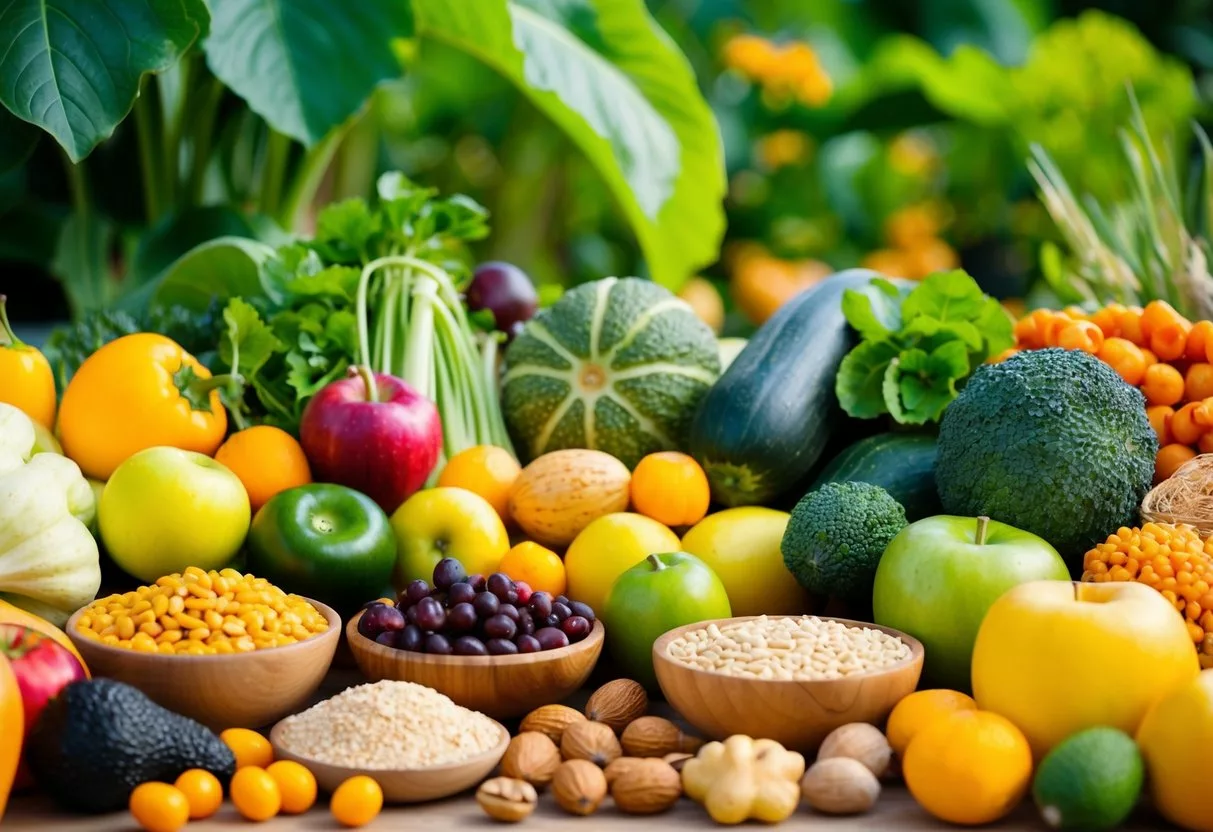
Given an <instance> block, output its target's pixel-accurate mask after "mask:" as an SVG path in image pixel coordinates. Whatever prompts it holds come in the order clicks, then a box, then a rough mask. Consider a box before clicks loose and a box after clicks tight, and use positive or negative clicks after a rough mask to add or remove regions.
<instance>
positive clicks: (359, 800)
mask: <svg viewBox="0 0 1213 832" xmlns="http://www.w3.org/2000/svg"><path fill="white" fill-rule="evenodd" d="M381 809H383V790H382V789H380V788H379V784H378V783H376V782H375V781H374V780H372V779H371V778H370V777H367V776H366V775H365V774H359V775H357V776H355V777H351V778H350V779H349V780H346V781H345V782H344V783H342V784H341V785H340V786H338V787H337V791H335V792H333V799H332V801H331V802H330V803H329V810H330V811H331V812H332V813H333V817H334V818H336V819H337V822H338V823H340V824H341V825H342V826H366V825H367V824H368V823H370V822H371V821H373V820H374V819H375V818H376V817H377V816H378V815H379V812H380V810H381Z"/></svg>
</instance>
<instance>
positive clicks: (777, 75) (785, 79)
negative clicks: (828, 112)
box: [722, 35, 834, 107]
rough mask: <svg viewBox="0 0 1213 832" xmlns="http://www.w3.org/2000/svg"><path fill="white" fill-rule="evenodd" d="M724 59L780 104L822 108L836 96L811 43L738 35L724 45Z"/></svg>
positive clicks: (726, 63)
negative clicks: (776, 41) (788, 102)
mask: <svg viewBox="0 0 1213 832" xmlns="http://www.w3.org/2000/svg"><path fill="white" fill-rule="evenodd" d="M722 58H723V59H724V64H725V66H727V67H728V68H729V69H732V70H735V71H736V72H738V73H740V74H741V75H744V76H745V77H746V78H747V79H749V80H750V81H752V82H754V83H757V84H760V85H761V86H762V89H763V92H764V93H767V94H768V95H769V96H771V97H772V98H774V99H776V100H777V101H778V100H796V101H799V102H801V103H802V104H805V105H807V106H809V107H821V106H822V105H824V104H825V103H826V102H828V101H829V100H830V95H831V94H832V93H833V92H834V85H833V83H832V82H831V81H830V76H829V75H827V74H826V71H825V70H824V69H823V68H822V66H821V62H820V61H819V60H818V59H817V53H816V52H814V51H813V48H812V47H811V46H809V45H808V44H807V43H802V42H799V41H797V42H793V43H786V44H779V43H774V42H773V41H769V40H767V39H766V38H763V37H759V36H758V35H735V36H733V37H732V38H730V39H729V40H728V42H727V43H726V44H725V45H724V50H723V53H722Z"/></svg>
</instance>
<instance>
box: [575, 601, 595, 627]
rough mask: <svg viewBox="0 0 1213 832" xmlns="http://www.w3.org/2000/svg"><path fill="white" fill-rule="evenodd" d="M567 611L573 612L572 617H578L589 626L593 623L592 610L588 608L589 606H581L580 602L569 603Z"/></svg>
mask: <svg viewBox="0 0 1213 832" xmlns="http://www.w3.org/2000/svg"><path fill="white" fill-rule="evenodd" d="M569 609H570V610H572V611H573V615H580V616H581V617H582V618H584V619H585V620H586V621H588V622H590V623H591V624H593V623H594V610H592V609H591V608H590V605H589V604H583V603H582V602H580V601H570V602H569Z"/></svg>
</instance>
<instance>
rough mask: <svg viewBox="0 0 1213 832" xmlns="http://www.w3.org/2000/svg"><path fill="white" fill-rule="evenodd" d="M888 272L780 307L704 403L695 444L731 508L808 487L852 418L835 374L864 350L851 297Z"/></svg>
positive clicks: (851, 274) (834, 278)
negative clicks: (847, 310)
mask: <svg viewBox="0 0 1213 832" xmlns="http://www.w3.org/2000/svg"><path fill="white" fill-rule="evenodd" d="M879 276H880V275H878V274H876V273H875V272H872V271H868V270H866V269H851V270H848V271H844V272H839V273H838V274H835V275H831V276H830V277H828V278H826V279H825V280H823V281H821V282H820V283H818V284H817V285H816V286H814V287H812V288H811V289H807V290H806V291H804V292H801V293H800V294H799V295H797V296H796V297H794V298H793V299H792V300H790V301H788V302H787V303H785V304H784V305H783V307H781V308H780V310H779V311H778V312H776V313H775V315H774V316H772V317H771V319H770V320H769V321H767V322H766V323H765V324H763V325H762V327H761V328H759V330H758V332H756V333H755V334H754V336H753V337H752V338H750V342H749V344H747V345H746V348H745V349H743V350H742V351H741V354H740V355H738V356H737V358H736V359H735V360H734V361H733V363H732V364H731V365H730V366H729V369H728V370H727V371H725V373H724V375H722V376H721V377H720V380H719V381H717V382H716V384H715V385H713V386H712V389H711V390H709V391H708V394H707V396H705V397H704V399H703V402H702V403H701V404H700V406H699V410H698V412H697V413H696V414H695V420H694V421H693V422H692V424H691V432H690V439H689V442H688V445H689V448H690V452H691V455H692V456H694V457H695V459H696V460H698V461H699V464H700V465H702V466H703V469H704V471H705V472H707V475H708V481H709V482H710V483H711V486H712V497H713V499H714V500H715V501H716V502H718V503H722V504H724V505H726V506H742V505H755V504H760V503H766V502H769V501H770V500H772V499H774V498H776V497H777V496H779V495H780V494H782V493H783V492H785V491H787V490H788V489H789V488H791V487H792V486H794V485H795V484H796V483H797V482H799V481H801V480H802V478H803V477H805V475H806V474H808V473H809V471H810V470H811V469H812V467H813V464H814V463H815V462H816V461H817V458H818V457H819V456H821V453H822V451H823V450H824V449H825V447H826V444H827V443H828V442H829V441H830V438H831V436H832V434H833V433H834V431H835V429H836V428H837V426H838V424H839V423H840V422H841V421H842V420H843V418H844V414H843V412H842V409H841V408H840V407H839V406H838V398H837V397H836V396H835V395H834V376H835V375H837V373H838V365H839V363H841V362H842V359H843V357H844V356H845V355H846V354H847V353H848V352H850V351H851V349H852V348H853V347H854V346H855V345H856V343H858V339H857V336H856V335H855V333H854V332H852V330H851V328H850V327H849V326H848V325H847V321H846V318H845V317H843V314H842V294H843V292H844V291H846V290H847V289H851V288H858V287H860V286H864V285H867V283H868V282H869V281H870V280H871V279H872V278H874V277H879Z"/></svg>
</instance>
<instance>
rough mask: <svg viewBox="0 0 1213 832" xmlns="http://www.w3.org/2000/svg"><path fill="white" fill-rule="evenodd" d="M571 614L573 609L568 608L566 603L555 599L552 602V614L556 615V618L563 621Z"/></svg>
mask: <svg viewBox="0 0 1213 832" xmlns="http://www.w3.org/2000/svg"><path fill="white" fill-rule="evenodd" d="M572 614H573V610H572V609H570V608H569V605H568V604H566V603H564V602H562V601H557V602H556V603H555V604H552V615H554V616H556V618H557V620H559V621H564V620H565V619H566V618H568V617H569V616H570V615H572Z"/></svg>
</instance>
